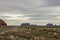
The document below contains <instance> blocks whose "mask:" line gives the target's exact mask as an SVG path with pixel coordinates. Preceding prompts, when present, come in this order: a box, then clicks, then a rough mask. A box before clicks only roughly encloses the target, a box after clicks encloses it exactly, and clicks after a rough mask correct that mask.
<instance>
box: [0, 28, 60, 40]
mask: <svg viewBox="0 0 60 40" xmlns="http://www.w3.org/2000/svg"><path fill="white" fill-rule="evenodd" d="M0 40H60V28H41V27H18V28H16V29H15V30H11V31H9V32H5V33H4V34H0Z"/></svg>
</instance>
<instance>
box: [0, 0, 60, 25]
mask: <svg viewBox="0 0 60 40" xmlns="http://www.w3.org/2000/svg"><path fill="white" fill-rule="evenodd" d="M0 18H1V19H3V20H4V21H5V22H7V23H8V25H18V24H21V23H25V22H27V23H28V22H29V23H34V24H47V23H53V24H60V0H0Z"/></svg>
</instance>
